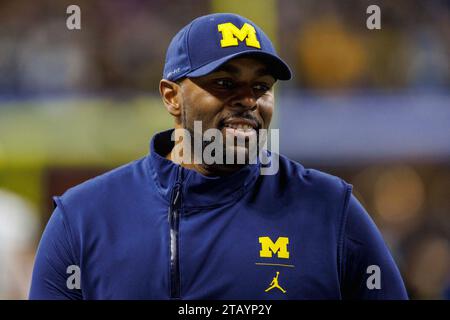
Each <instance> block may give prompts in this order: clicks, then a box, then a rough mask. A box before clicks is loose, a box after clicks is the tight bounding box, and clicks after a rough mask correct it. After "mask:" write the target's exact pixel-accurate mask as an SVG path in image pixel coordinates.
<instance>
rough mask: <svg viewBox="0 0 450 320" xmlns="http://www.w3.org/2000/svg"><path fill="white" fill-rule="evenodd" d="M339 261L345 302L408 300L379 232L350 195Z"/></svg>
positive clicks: (399, 276) (400, 278) (397, 271)
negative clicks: (348, 300) (356, 300)
mask: <svg viewBox="0 0 450 320" xmlns="http://www.w3.org/2000/svg"><path fill="white" fill-rule="evenodd" d="M342 258H343V259H342V267H343V284H342V286H343V298H344V299H367V300H377V299H382V300H391V299H392V300H403V299H408V295H407V293H406V289H405V286H404V284H403V280H402V277H401V275H400V272H399V270H398V268H397V266H396V264H395V261H394V259H393V258H392V256H391V254H390V252H389V250H388V248H387V246H386V244H385V242H384V240H383V238H382V236H381V233H380V232H379V230H378V229H377V227H376V225H375V223H374V222H373V221H372V219H371V218H370V216H369V214H368V213H367V212H366V210H365V209H364V208H363V206H362V205H361V204H360V203H359V201H358V200H357V199H356V198H355V197H354V196H353V195H351V196H350V199H349V203H348V206H347V219H346V224H345V229H344V234H343V253H342Z"/></svg>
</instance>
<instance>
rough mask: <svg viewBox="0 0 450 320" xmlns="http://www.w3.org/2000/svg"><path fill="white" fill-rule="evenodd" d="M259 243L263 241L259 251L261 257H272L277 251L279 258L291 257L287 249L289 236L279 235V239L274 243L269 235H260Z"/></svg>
mask: <svg viewBox="0 0 450 320" xmlns="http://www.w3.org/2000/svg"><path fill="white" fill-rule="evenodd" d="M259 243H261V251H260V252H259V256H260V257H261V258H272V254H274V253H276V254H277V256H278V258H284V259H289V251H288V250H287V245H288V243H289V238H287V237H278V239H277V241H275V243H273V241H272V239H270V238H269V237H259Z"/></svg>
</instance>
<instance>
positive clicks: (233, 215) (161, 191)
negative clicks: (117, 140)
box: [29, 129, 407, 299]
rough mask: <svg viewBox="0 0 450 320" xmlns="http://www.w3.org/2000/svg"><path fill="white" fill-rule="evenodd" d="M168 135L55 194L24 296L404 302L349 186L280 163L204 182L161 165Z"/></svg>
mask: <svg viewBox="0 0 450 320" xmlns="http://www.w3.org/2000/svg"><path fill="white" fill-rule="evenodd" d="M172 130H173V129H172ZM172 130H168V131H164V132H161V133H158V134H156V135H155V136H154V137H153V138H152V141H151V147H150V153H149V155H148V156H146V157H144V158H142V159H140V160H136V161H134V162H132V163H129V164H127V165H124V166H122V167H120V168H117V169H115V170H112V171H110V172H108V173H105V174H103V175H101V176H98V177H96V178H93V179H91V180H88V181H86V182H84V183H82V184H80V185H78V186H76V187H74V188H71V189H69V190H68V191H66V192H65V193H64V194H63V195H62V196H60V197H54V202H55V210H54V212H53V214H52V216H51V218H50V220H49V222H48V224H47V226H46V228H45V231H44V233H43V235H42V239H41V241H40V244H39V248H38V251H37V255H36V260H35V266H34V270H33V276H32V285H31V289H30V294H29V297H30V299H405V298H407V295H406V291H405V287H404V285H403V281H402V279H401V276H400V273H399V271H398V269H397V267H396V265H395V262H394V260H393V259H392V257H391V255H390V253H389V251H388V249H387V247H386V245H385V243H384V241H383V239H382V237H381V235H380V233H379V231H378V230H377V228H376V226H375V224H374V223H373V221H372V220H371V218H370V217H369V215H368V214H367V212H366V211H365V210H364V208H363V207H362V206H361V204H360V203H359V202H358V201H357V199H356V198H355V197H354V196H353V195H352V192H351V190H352V188H351V185H349V184H347V183H346V182H344V181H343V180H342V179H340V178H337V177H334V176H331V175H328V174H325V173H323V172H320V171H317V170H313V169H305V168H304V167H303V166H302V165H301V164H299V163H297V162H294V161H292V160H289V159H287V158H286V157H284V156H281V155H280V156H279V170H278V172H277V174H275V175H261V174H260V169H261V164H260V163H259V162H258V164H252V165H247V166H245V167H243V168H242V169H240V170H239V171H237V172H235V173H233V174H231V175H228V176H225V177H207V176H203V175H201V174H199V173H198V172H196V171H193V170H189V169H186V168H183V167H181V166H179V165H177V164H175V163H173V162H171V161H169V160H167V159H165V157H164V156H165V155H166V154H167V153H168V152H169V151H170V150H171V148H172V146H173V142H172V141H171V139H170V136H171V133H172ZM74 266H75V268H74ZM77 268H79V269H77ZM78 271H79V272H78ZM77 277H79V278H77ZM77 279H78V280H80V281H78V282H77ZM77 284H78V285H79V288H78V287H77Z"/></svg>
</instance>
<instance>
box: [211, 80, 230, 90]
mask: <svg viewBox="0 0 450 320" xmlns="http://www.w3.org/2000/svg"><path fill="white" fill-rule="evenodd" d="M215 83H216V84H217V85H218V86H219V87H222V88H225V89H230V88H233V86H234V83H233V81H231V80H228V79H218V80H216V81H215Z"/></svg>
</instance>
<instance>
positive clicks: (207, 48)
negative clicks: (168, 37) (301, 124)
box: [160, 14, 291, 174]
mask: <svg viewBox="0 0 450 320" xmlns="http://www.w3.org/2000/svg"><path fill="white" fill-rule="evenodd" d="M290 77H291V72H290V70H289V68H288V66H287V65H286V64H285V63H284V62H283V61H282V60H281V59H280V58H279V57H278V56H277V54H276V52H275V50H274V48H273V45H272V43H271V42H270V40H269V38H268V37H267V36H266V35H265V34H264V33H263V31H262V30H261V29H260V28H259V27H257V26H256V25H255V24H254V23H252V22H251V21H249V20H247V19H245V18H243V17H240V16H238V15H234V14H213V15H208V16H203V17H200V18H197V19H195V20H194V21H192V22H191V23H190V24H189V25H187V26H186V27H184V28H183V29H182V30H181V31H180V32H179V33H178V34H177V35H176V36H175V37H174V38H173V40H172V42H171V44H170V45H169V48H168V51H167V57H166V64H165V67H164V75H163V80H161V83H160V92H161V96H162V98H163V101H164V104H165V106H166V108H167V110H168V111H169V113H170V114H171V115H172V116H173V117H174V120H175V128H176V129H177V128H183V129H187V130H188V131H189V132H190V133H191V137H194V132H195V130H194V121H201V125H202V128H201V130H202V133H203V132H205V131H206V130H208V129H212V128H213V129H218V130H221V132H222V134H223V139H224V140H223V142H224V153H225V152H226V150H227V147H226V143H225V141H226V139H227V137H228V139H237V138H238V137H240V138H242V139H246V140H249V138H250V137H251V136H253V135H257V134H258V129H268V127H269V125H270V121H271V118H272V112H273V108H274V96H273V85H274V83H275V82H276V80H278V79H280V80H287V79H290ZM230 137H231V138H230ZM247 142H248V141H247ZM206 145H207V143H205V144H204V147H205V146H206ZM228 148H229V147H228ZM240 149H242V148H240ZM240 149H239V147H233V151H234V152H235V153H237V152H240V151H242V152H246V153H248V145H246V146H245V148H244V149H243V150H240ZM238 167H239V166H233V165H220V166H217V165H212V166H203V169H205V168H206V169H205V170H204V172H203V173H205V174H208V173H212V172H213V171H216V172H214V173H219V171H223V172H229V171H234V170H236V169H237V168H238Z"/></svg>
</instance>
